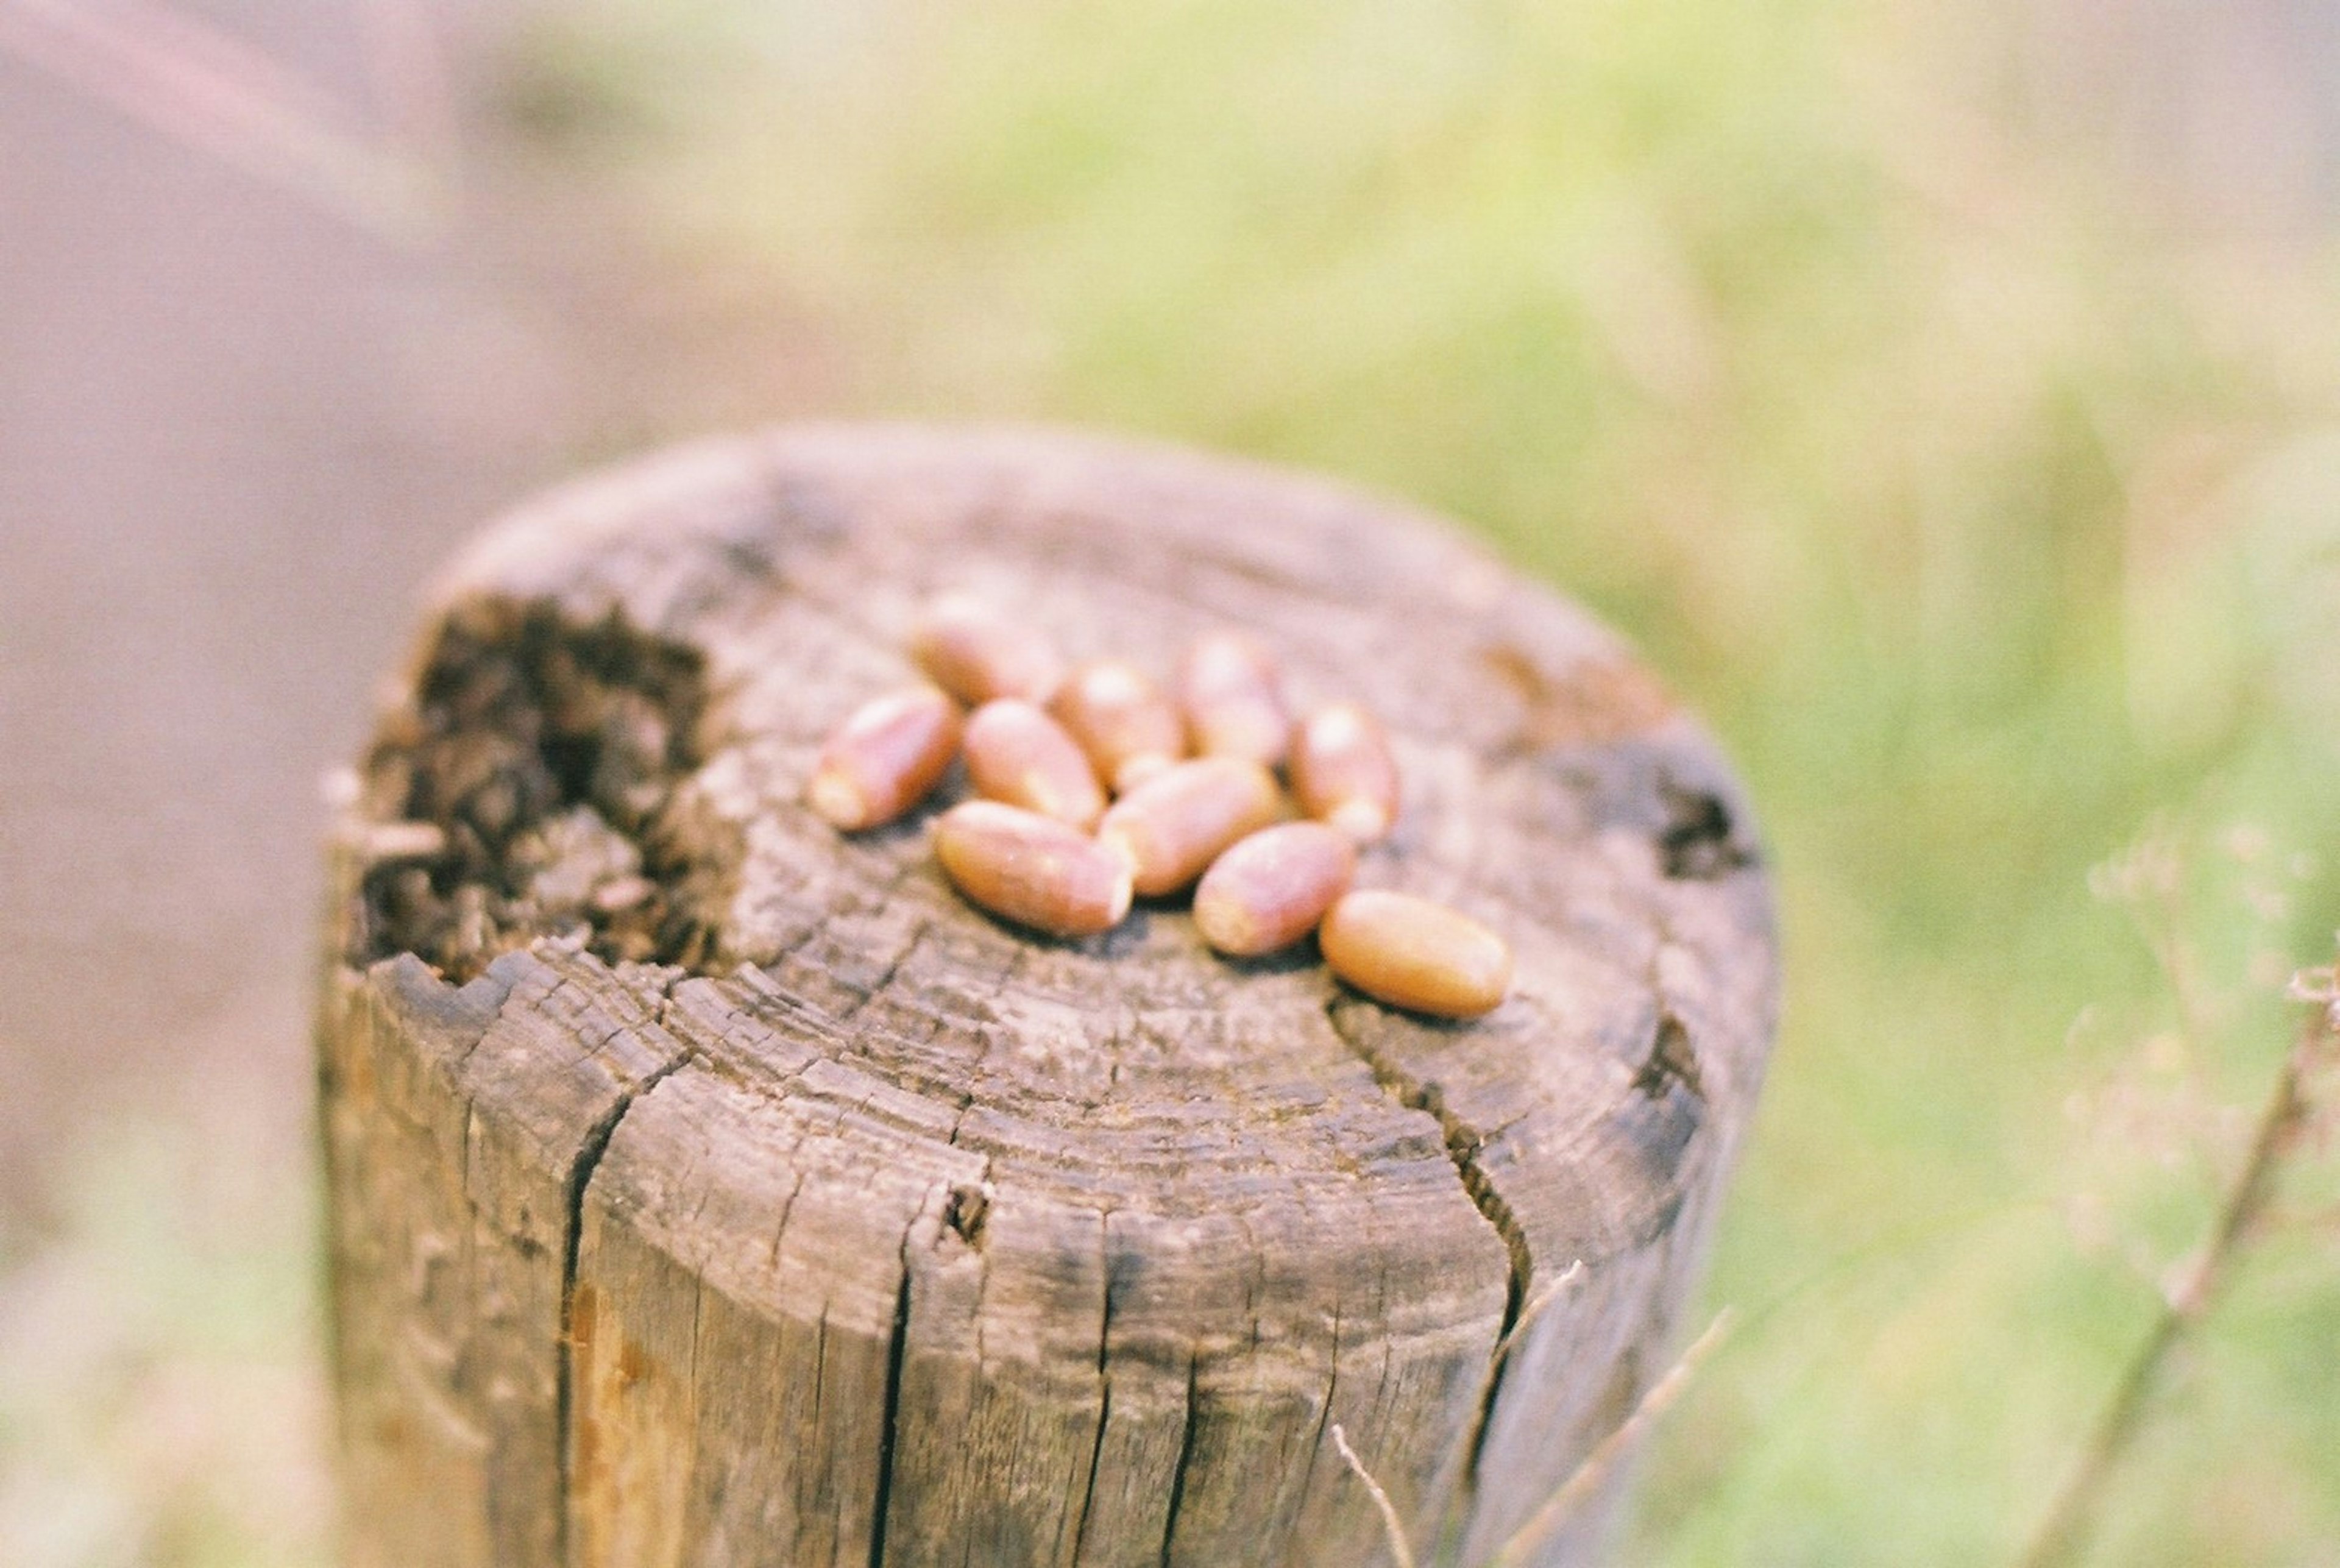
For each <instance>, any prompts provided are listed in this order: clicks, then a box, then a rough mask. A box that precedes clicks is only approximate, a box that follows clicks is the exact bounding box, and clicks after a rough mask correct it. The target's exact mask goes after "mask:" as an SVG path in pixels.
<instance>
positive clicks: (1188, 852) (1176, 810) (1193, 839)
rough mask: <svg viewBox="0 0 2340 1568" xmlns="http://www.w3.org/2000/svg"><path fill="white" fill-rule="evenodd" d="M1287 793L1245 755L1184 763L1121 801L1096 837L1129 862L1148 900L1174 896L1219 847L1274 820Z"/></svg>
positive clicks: (1144, 782) (1198, 873)
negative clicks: (1277, 786)
mask: <svg viewBox="0 0 2340 1568" xmlns="http://www.w3.org/2000/svg"><path fill="white" fill-rule="evenodd" d="M1282 807H1283V792H1282V791H1281V790H1279V789H1277V788H1276V786H1275V776H1274V774H1272V773H1270V772H1269V771H1268V770H1267V769H1264V768H1263V767H1261V766H1260V765H1259V764H1258V763H1256V762H1250V761H1245V760H1244V759H1242V758H1239V757H1203V758H1197V759H1195V760H1193V761H1191V762H1180V763H1177V764H1175V766H1172V767H1169V768H1165V769H1163V770H1162V771H1161V772H1159V773H1156V774H1155V775H1153V776H1152V777H1151V778H1148V779H1144V780H1142V781H1141V782H1139V783H1138V784H1137V785H1136V786H1135V788H1134V789H1131V790H1130V792H1129V793H1128V794H1126V795H1124V796H1123V797H1122V798H1121V799H1118V800H1116V801H1115V802H1114V803H1113V805H1112V807H1111V808H1109V809H1107V810H1106V814H1105V819H1104V821H1102V822H1101V823H1099V824H1098V826H1097V841H1098V842H1099V843H1101V844H1103V845H1104V846H1105V847H1106V849H1110V850H1112V851H1113V852H1114V853H1115V854H1117V855H1119V856H1120V857H1121V858H1123V859H1125V860H1126V861H1127V862H1128V863H1129V867H1130V870H1131V873H1132V875H1133V877H1134V878H1135V883H1136V888H1137V890H1138V892H1140V893H1141V894H1143V895H1145V897H1146V898H1158V897H1160V896H1161V895H1163V894H1165V893H1175V892H1177V891H1178V890H1179V889H1180V888H1185V886H1187V885H1188V884H1189V883H1191V882H1193V881H1194V879H1195V878H1197V877H1199V876H1201V875H1202V874H1203V870H1204V868H1205V867H1207V866H1208V865H1209V864H1210V863H1211V862H1212V861H1213V860H1215V859H1217V858H1218V857H1219V852H1220V851H1221V850H1223V849H1225V848H1226V847H1227V846H1228V845H1230V844H1232V843H1234V841H1235V840H1236V839H1240V838H1243V837H1244V835H1245V834H1247V833H1252V832H1255V831H1256V830H1258V829H1262V828H1264V827H1266V826H1267V825H1268V824H1269V823H1270V822H1273V821H1274V820H1275V819H1276V816H1277V814H1278V812H1279V811H1280V810H1281V809H1282Z"/></svg>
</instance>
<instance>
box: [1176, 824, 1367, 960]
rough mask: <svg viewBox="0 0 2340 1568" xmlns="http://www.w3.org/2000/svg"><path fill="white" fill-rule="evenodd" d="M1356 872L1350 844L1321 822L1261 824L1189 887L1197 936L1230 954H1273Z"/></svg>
mask: <svg viewBox="0 0 2340 1568" xmlns="http://www.w3.org/2000/svg"><path fill="white" fill-rule="evenodd" d="M1356 873H1357V851H1356V847H1355V846H1354V845H1353V844H1352V843H1350V841H1349V839H1348V836H1347V835H1346V834H1344V833H1343V832H1341V831H1340V830H1339V829H1335V828H1328V827H1326V826H1325V825H1324V823H1322V822H1284V823H1280V824H1278V825H1277V826H1275V827H1273V828H1263V829H1260V830H1259V831H1258V832H1256V833H1254V834H1253V835H1251V837H1249V838H1247V839H1243V840H1241V841H1240V842H1238V843H1236V844H1235V845H1234V847H1233V848H1232V849H1228V850H1227V852H1226V853H1225V854H1224V855H1221V856H1220V857H1219V858H1217V859H1216V860H1214V861H1212V862H1211V868H1210V869H1209V870H1207V871H1205V872H1204V873H1203V880H1202V883H1201V885H1200V886H1198V887H1197V888H1195V928H1196V929H1198V930H1199V931H1201V932H1202V934H1203V940H1205V942H1208V943H1209V944H1210V945H1211V946H1212V947H1214V948H1217V949H1218V950H1219V951H1220V952H1222V953H1226V954H1229V955H1231V956H1233V957H1235V958H1255V957H1257V956H1258V955H1260V954H1262V953H1273V952H1274V951H1275V950H1276V949H1277V948H1288V947H1290V946H1291V945H1292V944H1293V943H1294V942H1296V941H1298V940H1300V939H1301V938H1303V937H1305V936H1306V935H1308V933H1309V932H1311V931H1313V930H1314V929H1315V928H1316V922H1317V921H1319V920H1321V919H1323V918H1324V911H1325V910H1327V909H1329V908H1332V907H1333V901H1334V899H1336V898H1339V897H1340V896H1341V895H1342V894H1344V893H1345V892H1347V891H1348V890H1349V882H1350V879H1351V878H1353V877H1354V876H1355V875H1356Z"/></svg>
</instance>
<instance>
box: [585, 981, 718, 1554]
mask: <svg viewBox="0 0 2340 1568" xmlns="http://www.w3.org/2000/svg"><path fill="white" fill-rule="evenodd" d="M681 978H682V977H681V975H680V974H679V973H678V974H675V975H671V976H669V977H667V978H666V979H665V981H664V983H663V984H662V985H660V987H659V989H658V991H657V993H656V994H655V997H654V1000H655V1004H656V1008H655V1013H654V1015H653V1017H652V1019H651V1022H652V1023H653V1024H654V1025H655V1024H657V1023H659V1022H660V1021H662V1020H663V1019H664V1018H665V1017H666V1012H667V1008H668V1007H669V1006H670V1005H671V1003H672V1000H673V988H674V986H675V984H676V983H677V982H678V981H679V980H680V979H681ZM693 1056H694V1053H693V1052H692V1051H690V1050H689V1048H688V1047H685V1048H682V1049H679V1050H677V1051H676V1052H675V1054H674V1055H673V1056H672V1057H669V1058H668V1059H667V1060H665V1061H664V1062H661V1063H659V1066H658V1067H654V1068H652V1069H651V1070H650V1071H649V1073H648V1074H647V1075H645V1076H644V1077H642V1078H641V1080H640V1082H638V1083H636V1084H635V1085H634V1086H633V1087H631V1088H629V1089H626V1090H623V1091H621V1092H620V1094H619V1096H618V1097H617V1099H616V1101H615V1102H614V1103H613V1104H612V1105H611V1106H610V1108H609V1110H608V1111H607V1112H606V1113H605V1114H604V1115H603V1116H602V1117H601V1119H600V1120H599V1121H597V1122H595V1123H594V1124H593V1126H591V1127H590V1128H588V1129H587V1130H586V1134H585V1137H584V1140H583V1141H582V1142H581V1143H580V1145H579V1146H578V1149H577V1156H576V1158H575V1159H574V1160H572V1161H570V1166H569V1181H568V1184H567V1187H566V1189H565V1192H564V1197H565V1199H566V1204H567V1209H566V1213H565V1215H564V1216H563V1219H562V1230H561V1242H560V1355H559V1357H558V1358H557V1359H556V1360H555V1362H554V1364H553V1431H554V1432H555V1433H556V1434H558V1442H557V1443H556V1444H554V1454H555V1457H554V1464H555V1465H556V1467H557V1472H558V1474H557V1475H556V1481H555V1484H556V1490H555V1492H554V1495H555V1496H556V1497H557V1498H558V1499H559V1500H560V1513H558V1514H557V1515H556V1516H555V1519H554V1538H555V1543H556V1546H557V1556H556V1559H555V1560H556V1561H558V1562H560V1563H567V1562H569V1561H570V1523H569V1521H570V1512H571V1509H570V1501H571V1489H572V1488H573V1486H574V1484H575V1482H576V1476H575V1475H574V1474H572V1466H573V1464H574V1463H575V1461H574V1449H575V1444H574V1442H573V1440H572V1436H571V1424H572V1423H573V1421H574V1420H575V1416H576V1402H577V1328H576V1325H577V1256H578V1251H579V1247H580V1244H581V1243H582V1241H583V1239H584V1233H585V1192H586V1189H587V1188H588V1187H590V1186H592V1183H593V1173H594V1172H595V1171H596V1170H598V1169H600V1165H601V1157H602V1156H604V1155H606V1154H608V1153H609V1152H610V1139H612V1138H614V1137H616V1136H618V1126H619V1124H620V1123H621V1122H623V1121H624V1120H625V1119H626V1113H627V1112H629V1111H630V1110H632V1109H633V1108H634V1105H635V1102H636V1101H638V1100H640V1099H641V1098H642V1097H645V1096H647V1095H648V1094H649V1092H650V1091H651V1090H652V1089H655V1088H657V1087H659V1085H660V1084H662V1083H664V1082H665V1081H666V1080H667V1079H668V1078H669V1077H673V1076H674V1074H675V1073H677V1072H678V1071H679V1070H680V1069H681V1068H682V1067H683V1065H684V1064H685V1063H687V1062H689V1061H690V1060H691V1059H692V1057H693Z"/></svg>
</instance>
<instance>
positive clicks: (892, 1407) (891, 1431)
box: [869, 1226, 916, 1568]
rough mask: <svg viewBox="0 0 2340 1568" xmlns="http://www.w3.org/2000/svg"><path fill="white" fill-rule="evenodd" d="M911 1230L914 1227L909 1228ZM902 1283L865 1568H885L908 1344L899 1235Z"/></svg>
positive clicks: (906, 1245) (906, 1242)
mask: <svg viewBox="0 0 2340 1568" xmlns="http://www.w3.org/2000/svg"><path fill="white" fill-rule="evenodd" d="M912 1228H913V1229H915V1228H916V1227H915V1226H913V1227H912ZM901 1256H902V1283H901V1285H900V1286H899V1287H898V1288H897V1290H896V1291H895V1293H894V1329H893V1333H892V1334H891V1335H889V1336H888V1337H887V1341H886V1404H885V1414H884V1415H883V1416H882V1417H881V1418H880V1421H879V1424H878V1428H877V1431H878V1437H877V1494H876V1499H875V1501H874V1502H873V1503H871V1513H870V1523H869V1568H885V1564H886V1526H887V1513H889V1512H890V1511H891V1506H892V1503H893V1497H894V1447H895V1443H896V1440H897V1436H898V1434H897V1431H896V1426H897V1423H898V1422H899V1420H900V1418H901V1413H902V1359H903V1356H904V1355H905V1353H907V1350H908V1349H909V1344H910V1234H909V1232H908V1231H905V1232H904V1233H903V1235H902V1254H901Z"/></svg>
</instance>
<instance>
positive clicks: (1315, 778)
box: [1292, 702, 1398, 844]
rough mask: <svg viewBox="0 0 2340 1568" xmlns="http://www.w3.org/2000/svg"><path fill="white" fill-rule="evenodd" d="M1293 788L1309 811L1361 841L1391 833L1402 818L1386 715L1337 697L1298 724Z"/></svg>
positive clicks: (1295, 732)
mask: <svg viewBox="0 0 2340 1568" xmlns="http://www.w3.org/2000/svg"><path fill="white" fill-rule="evenodd" d="M1292 793H1293V795H1294V798H1296V799H1298V800H1299V802H1300V809H1302V810H1303V811H1305V812H1307V813H1308V815H1310V816H1311V817H1314V818H1315V819H1318V820H1319V821H1323V822H1330V823H1331V824H1332V825H1333V826H1334V827H1335V828H1338V829H1341V831H1343V832H1344V833H1346V834H1347V835H1348V836H1349V837H1350V838H1352V839H1355V840H1356V841H1357V842H1358V843H1360V844H1371V843H1373V841H1374V840H1376V839H1381V838H1383V836H1384V835H1386V834H1387V833H1388V832H1389V830H1390V824H1391V823H1392V822H1393V821H1395V820H1396V819H1397V801H1398V784H1397V759H1396V758H1395V757H1393V756H1392V755H1391V753H1390V743H1389V732H1388V731H1387V730H1385V729H1383V728H1382V723H1381V720H1380V719H1376V718H1374V717H1373V714H1372V712H1371V711H1370V710H1367V709H1365V708H1364V707H1363V706H1362V705H1361V704H1358V703H1354V702H1335V703H1334V704H1333V705H1332V706H1331V707H1329V708H1320V709H1318V710H1316V711H1315V712H1314V713H1312V714H1310V715H1309V716H1308V717H1307V718H1305V719H1302V720H1301V721H1300V722H1299V723H1298V724H1297V725H1295V726H1294V728H1293V731H1292Z"/></svg>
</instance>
